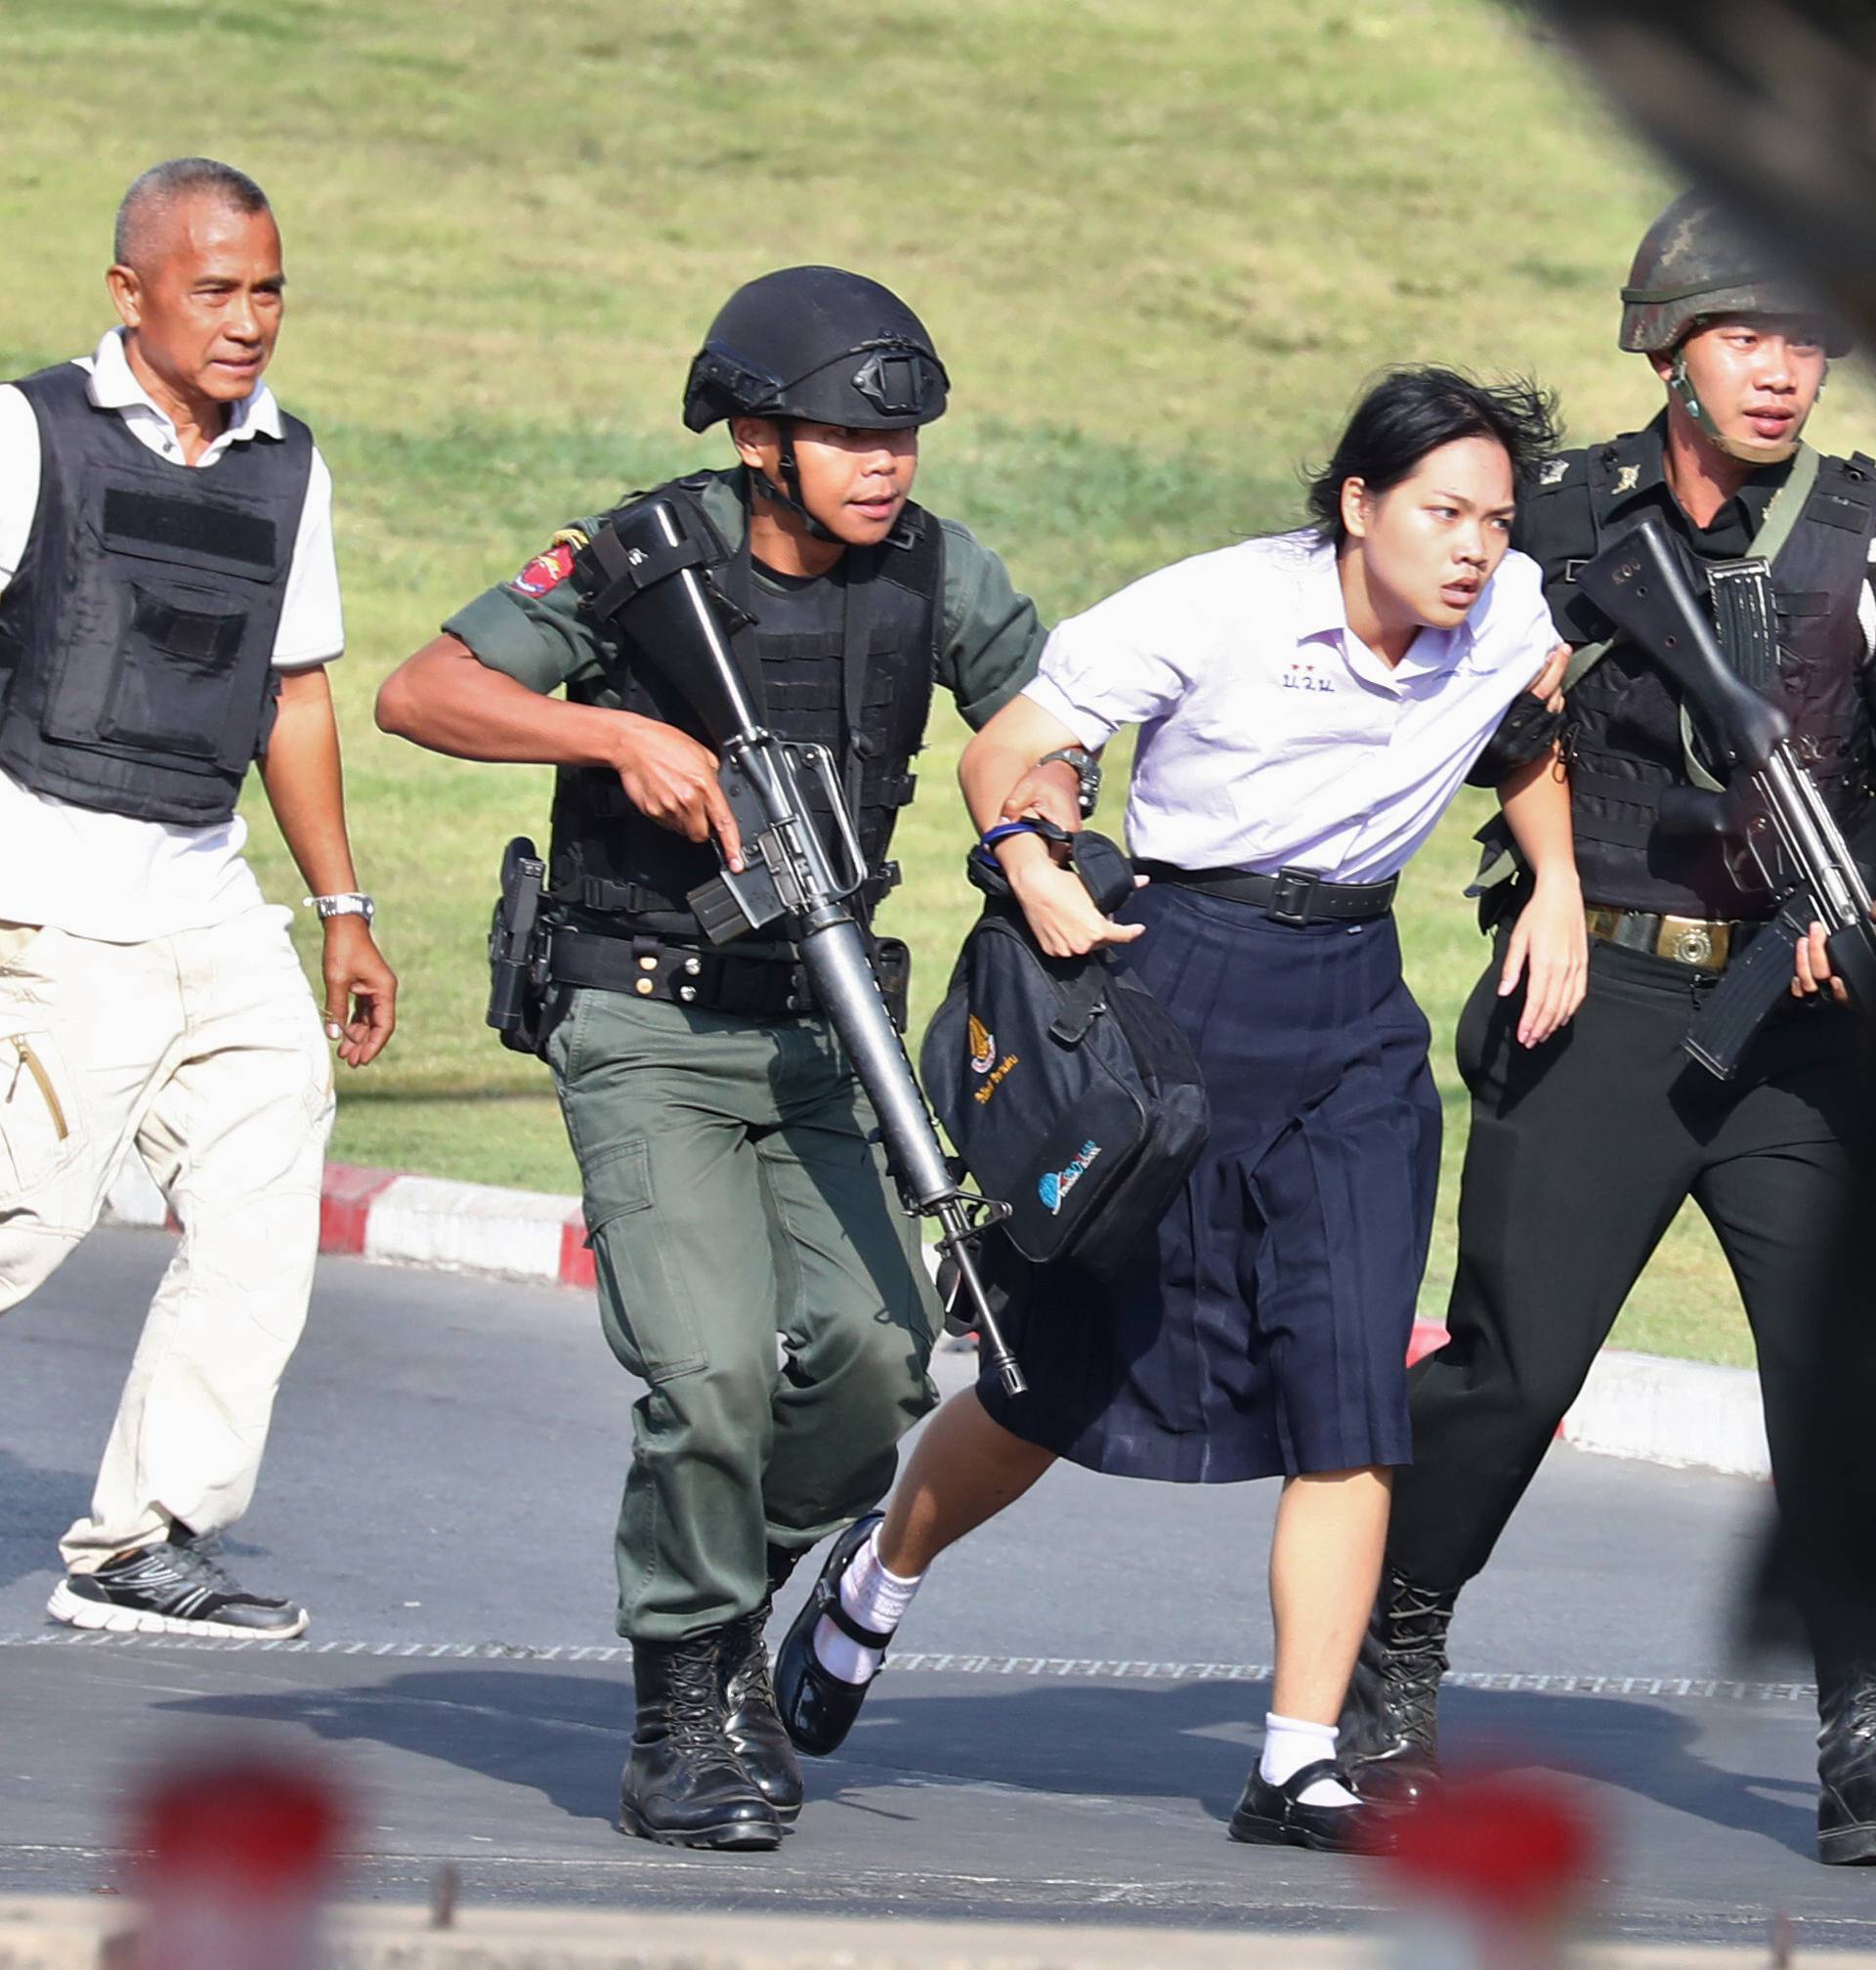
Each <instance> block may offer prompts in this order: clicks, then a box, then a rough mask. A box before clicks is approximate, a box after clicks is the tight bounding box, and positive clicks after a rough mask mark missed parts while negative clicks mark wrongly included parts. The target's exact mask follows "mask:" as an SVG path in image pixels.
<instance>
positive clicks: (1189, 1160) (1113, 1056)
mask: <svg viewBox="0 0 1876 1970" xmlns="http://www.w3.org/2000/svg"><path fill="white" fill-rule="evenodd" d="M1074 843H1075V850H1076V853H1075V861H1076V864H1077V866H1078V867H1079V868H1080V869H1081V871H1082V873H1083V878H1084V880H1087V881H1089V886H1090V890H1091V891H1093V892H1094V893H1095V894H1096V897H1097V900H1101V896H1102V893H1103V891H1105V893H1106V894H1108V895H1110V896H1111V895H1112V893H1113V892H1112V888H1111V886H1110V885H1109V884H1108V882H1107V880H1106V878H1109V877H1111V875H1112V872H1113V870H1114V869H1115V868H1116V867H1117V866H1118V868H1119V869H1121V870H1124V871H1126V872H1127V873H1126V882H1125V887H1124V888H1123V889H1122V891H1121V894H1122V895H1123V896H1124V895H1125V894H1126V893H1128V892H1129V891H1130V889H1131V886H1132V883H1131V871H1130V866H1129V865H1128V864H1127V862H1126V859H1125V857H1123V856H1122V855H1121V852H1120V850H1119V849H1118V848H1116V847H1115V846H1114V844H1113V843H1112V842H1111V841H1108V840H1107V839H1106V837H1105V836H1102V835H1090V834H1087V833H1084V834H1082V835H1076V836H1075V837H1074ZM1090 878H1091V879H1090ZM971 879H972V880H973V881H975V882H976V883H977V884H978V886H979V887H981V888H983V889H985V890H986V891H987V892H988V894H989V901H988V903H987V904H986V906H985V909H984V913H983V915H982V916H981V917H980V918H979V919H978V921H977V923H976V925H975V927H974V928H973V929H972V930H971V932H970V934H969V936H968V937H967V938H965V940H964V946H963V949H962V951H961V952H960V953H959V958H958V964H957V966H956V968H955V969H954V971H953V973H952V979H951V989H950V993H949V995H948V997H947V998H946V1000H945V1003H944V1004H943V1006H940V1007H939V1009H938V1013H937V1016H936V1017H935V1018H934V1019H933V1020H932V1022H931V1026H930V1028H929V1030H928V1031H927V1033H926V1035H925V1044H924V1047H923V1049H921V1051H920V1054H919V1068H920V1073H921V1076H922V1078H923V1081H924V1085H925V1092H926V1094H927V1096H928V1097H929V1099H930V1101H931V1104H932V1107H933V1109H934V1110H935V1111H936V1112H937V1115H938V1118H939V1120H940V1121H941V1122H942V1123H943V1124H944V1126H945V1129H946V1132H947V1134H949V1135H950V1136H951V1139H952V1142H953V1144H954V1146H955V1147H956V1149H957V1151H958V1154H959V1158H960V1159H961V1160H962V1162H963V1164H964V1167H965V1169H966V1170H967V1171H968V1172H969V1173H970V1176H971V1177H972V1178H973V1179H974V1180H975V1181H976V1182H977V1184H978V1185H979V1186H980V1187H981V1188H982V1190H983V1191H984V1193H985V1195H986V1196H990V1197H996V1198H999V1199H1001V1200H1002V1201H1003V1202H1004V1203H1006V1204H1008V1205H1009V1207H1010V1216H1009V1218H1008V1219H1007V1220H1006V1221H1004V1222H1002V1224H1000V1225H999V1226H998V1227H997V1228H996V1230H995V1231H993V1232H992V1233H991V1234H990V1242H991V1243H992V1244H994V1243H995V1242H996V1241H998V1240H1006V1241H1007V1243H1008V1245H1009V1246H1010V1247H1011V1248H1013V1250H1014V1252H1015V1254H1016V1255H1018V1256H1019V1257H1020V1258H1021V1259H1023V1260H1027V1261H1029V1262H1030V1263H1034V1264H1052V1263H1058V1262H1062V1261H1070V1262H1072V1263H1075V1264H1077V1265H1081V1266H1084V1267H1086V1268H1087V1269H1088V1270H1089V1271H1093V1272H1111V1271H1113V1270H1114V1269H1115V1268H1116V1267H1118V1266H1119V1265H1120V1264H1121V1263H1122V1262H1123V1261H1124V1260H1125V1259H1126V1258H1127V1257H1128V1255H1129V1254H1130V1252H1131V1251H1132V1250H1133V1248H1134V1247H1135V1246H1136V1245H1137V1244H1138V1243H1139V1242H1140V1240H1141V1239H1142V1238H1143V1237H1144V1236H1145V1235H1146V1234H1147V1233H1148V1232H1149V1231H1150V1230H1152V1228H1153V1227H1154V1226H1155V1225H1156V1224H1157V1223H1158V1222H1159V1221H1160V1220H1161V1218H1162V1217H1163V1216H1164V1215H1165V1214H1166V1212H1167V1210H1168V1209H1169V1208H1170V1206H1171V1205H1172V1200H1173V1199H1174V1198H1175V1197H1176V1196H1177V1194H1178V1192H1179V1190H1180V1189H1181V1187H1182V1186H1183V1184H1184V1182H1185V1179H1186V1178H1187V1176H1188V1175H1189V1174H1190V1172H1191V1169H1192V1166H1193V1165H1194V1163H1196V1162H1197V1160H1198V1157H1199V1153H1200V1151H1201V1150H1202V1149H1203V1148H1204V1146H1205V1140H1206V1135H1207V1133H1208V1130H1209V1126H1210V1114H1209V1111H1208V1108H1207V1104H1206V1097H1205V1087H1204V1083H1203V1081H1202V1079H1201V1077H1200V1073H1199V1067H1198V1062H1197V1061H1196V1060H1195V1059H1194V1057H1193V1054H1192V1049H1191V1048H1190V1046H1189V1045H1188V1044H1187V1042H1186V1039H1185V1035H1184V1034H1183V1033H1182V1032H1181V1031H1180V1029H1179V1028H1178V1026H1177V1025H1175V1024H1174V1023H1173V1021H1172V1018H1171V1016H1170V1015H1169V1014H1168V1013H1167V1011H1166V1010H1165V1008H1164V1007H1163V1006H1161V1005H1160V1004H1159V1002H1158V1001H1157V1000H1155V999H1154V998H1153V997H1152V995H1151V994H1150V993H1149V992H1147V991H1146V989H1145V988H1144V987H1143V986H1142V985H1140V984H1139V983H1138V982H1137V981H1136V980H1135V979H1133V978H1132V977H1131V976H1130V975H1129V974H1128V973H1127V972H1126V971H1124V970H1122V969H1120V968H1119V967H1118V966H1117V965H1116V964H1114V963H1113V962H1112V961H1111V959H1110V958H1109V957H1108V955H1107V954H1105V953H1094V954H1090V955H1089V956H1087V957H1085V958H1049V957H1046V956H1045V955H1044V953H1043V951H1042V949H1041V948H1040V946H1038V944H1037V943H1036V940H1035V938H1034V936H1033V935H1032V934H1031V932H1030V929H1029V926H1028V924H1027V922H1026V921H1024V918H1023V914H1022V912H1021V910H1020V909H1019V908H1018V907H1017V905H1016V904H1015V903H1014V901H1013V900H1012V899H1011V898H1010V896H1009V892H1008V885H1007V883H1006V882H1004V881H1003V879H1002V874H1001V871H990V872H987V871H984V870H983V869H981V868H980V867H977V866H973V868H972V872H971ZM1115 900H1117V901H1118V900H1119V899H1118V898H1116V899H1115ZM1106 907H1112V904H1111V903H1109V904H1108V905H1107V906H1106ZM985 1257H986V1261H987V1263H992V1264H993V1268H994V1263H995V1262H994V1255H993V1254H992V1253H991V1252H990V1251H988V1250H987V1251H986V1255H985Z"/></svg>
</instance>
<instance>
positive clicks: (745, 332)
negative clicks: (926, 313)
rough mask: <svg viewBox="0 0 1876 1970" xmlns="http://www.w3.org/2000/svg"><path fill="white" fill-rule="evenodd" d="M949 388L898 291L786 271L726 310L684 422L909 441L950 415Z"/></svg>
mask: <svg viewBox="0 0 1876 1970" xmlns="http://www.w3.org/2000/svg"><path fill="white" fill-rule="evenodd" d="M949 384H950V379H949V378H948V377H947V376H946V374H945V365H944V364H942V363H941V362H939V360H938V352H937V351H936V350H935V349H934V348H933V347H932V346H931V337H930V336H929V335H927V334H926V333H925V325H924V323H923V322H922V321H919V319H918V318H917V315H915V314H914V313H913V312H912V310H911V309H910V308H908V307H907V306H906V304H905V303H904V302H903V301H901V300H900V299H899V297H898V296H897V295H896V294H894V293H893V292H892V291H891V290H890V289H889V288H885V287H882V286H880V284H879V283H878V281H876V280H869V279H867V278H865V277H864V276H863V275H859V274H849V273H846V272H845V271H844V270H843V269H841V268H838V267H784V268H782V269H780V270H779V271H778V272H776V273H774V274H764V275H763V276H762V278H760V279H759V280H751V281H750V282H749V283H748V285H747V286H746V287H739V288H738V289H737V290H736V292H735V293H734V294H732V295H731V296H730V298H729V300H728V301H727V302H725V303H724V305H723V308H722V311H721V312H720V313H719V314H718V316H717V318H716V320H715V321H712V322H711V323H710V332H709V334H708V335H707V336H706V337H705V338H704V342H703V348H702V349H700V350H699V351H698V352H697V359H696V361H695V362H693V363H692V364H691V373H690V378H689V380H688V381H687V382H686V383H685V385H684V422H685V423H686V424H687V425H689V426H690V428H691V429H692V430H693V431H705V430H708V428H709V427H710V426H711V425H712V424H714V423H715V422H716V421H717V420H718V419H719V418H722V417H735V416H739V415H741V416H749V417H775V418H785V419H786V418H803V419H805V420H806V421H807V422H809V423H811V424H846V425H851V426H853V427H855V428H857V429H860V430H867V431H905V430H910V429H911V428H913V427H914V426H916V425H919V424H929V423H930V422H931V421H932V420H933V419H934V418H936V417H942V416H943V415H944V413H945V393H946V391H947V389H948V387H949Z"/></svg>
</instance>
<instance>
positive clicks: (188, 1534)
mask: <svg viewBox="0 0 1876 1970" xmlns="http://www.w3.org/2000/svg"><path fill="white" fill-rule="evenodd" d="M46 1612H47V1613H48V1614H50V1615H51V1616H52V1618H53V1619H54V1620H55V1621H64V1622H66V1623H67V1624H69V1625H70V1626H71V1627H73V1628H99V1629H103V1630H105V1631H106V1632H107V1633H108V1634H111V1635H216V1636H223V1637H226V1638H229V1639H235V1640H240V1641H248V1642H252V1641H256V1640H260V1641H265V1642H284V1641H289V1640H290V1639H291V1638H292V1637H293V1636H295V1635H303V1634H304V1633H305V1632H306V1623H307V1612H306V1609H305V1608H304V1607H296V1606H294V1605H293V1604H292V1603H291V1602H290V1601H276V1600H271V1599H269V1598H268V1597H267V1596H265V1595H261V1594H250V1593H248V1591H247V1590H246V1589H245V1588H244V1587H242V1586H241V1585H240V1583H239V1582H238V1581H237V1580H235V1577H234V1575H233V1574H231V1573H230V1572H229V1570H228V1568H227V1567H226V1566H224V1565H223V1564H222V1563H221V1559H220V1557H219V1554H218V1553H217V1550H216V1546H215V1543H214V1541H213V1540H212V1539H198V1538H197V1537H196V1535H195V1534H194V1533H192V1531H191V1530H190V1529H189V1527H188V1526H187V1525H175V1526H172V1527H171V1528H170V1534H169V1537H168V1538H167V1539H163V1540H159V1541H158V1542H157V1543H156V1544H155V1545H153V1546H140V1547H138V1549H137V1550H136V1551H135V1552H134V1553H120V1554H118V1555H117V1557H116V1558H115V1559H111V1560H107V1561H106V1562H105V1563H104V1564H103V1565H102V1566H100V1567H99V1568H98V1569H97V1571H96V1572H93V1573H68V1574H66V1575H65V1577H64V1579H63V1580H62V1581H60V1583H59V1584H58V1586H57V1587H55V1588H54V1589H53V1590H52V1599H51V1600H50V1601H48V1602H47V1603H46Z"/></svg>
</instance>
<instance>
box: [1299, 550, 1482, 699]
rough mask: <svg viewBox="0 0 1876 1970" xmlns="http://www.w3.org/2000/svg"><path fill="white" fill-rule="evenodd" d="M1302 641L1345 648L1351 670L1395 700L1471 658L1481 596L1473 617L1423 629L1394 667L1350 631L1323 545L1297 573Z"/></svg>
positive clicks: (1331, 558)
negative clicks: (1454, 624) (1418, 682)
mask: <svg viewBox="0 0 1876 1970" xmlns="http://www.w3.org/2000/svg"><path fill="white" fill-rule="evenodd" d="M1297 589H1298V599H1299V604H1300V607H1299V612H1298V617H1297V635H1298V640H1299V641H1302V640H1304V639H1310V640H1313V639H1315V638H1317V637H1321V638H1324V639H1327V640H1330V641H1335V642H1339V643H1340V644H1341V645H1342V652H1343V658H1344V659H1345V660H1346V662H1347V664H1348V667H1349V668H1350V669H1351V670H1352V671H1353V672H1354V673H1355V675H1356V676H1357V677H1359V678H1360V679H1361V681H1362V682H1363V683H1364V684H1372V685H1375V686H1376V687H1377V688H1378V689H1380V690H1383V691H1391V692H1393V693H1395V694H1396V695H1397V694H1398V693H1399V692H1400V691H1401V689H1402V688H1403V687H1404V686H1405V685H1406V684H1408V683H1409V682H1411V681H1413V680H1415V679H1417V678H1422V677H1434V676H1438V675H1439V674H1440V673H1441V672H1443V671H1446V670H1450V669H1452V668H1453V667H1454V666H1455V665H1456V664H1462V663H1464V662H1465V660H1466V659H1467V658H1468V657H1469V656H1471V651H1472V642H1473V627H1472V625H1473V619H1474V618H1475V617H1476V616H1477V615H1478V614H1479V612H1480V611H1481V610H1482V609H1483V607H1484V603H1485V598H1484V593H1483V591H1481V593H1480V596H1479V599H1478V601H1477V602H1476V603H1474V604H1473V605H1472V610H1471V614H1470V615H1469V616H1468V617H1467V618H1466V620H1465V621H1463V622H1461V623H1460V624H1459V626H1458V627H1457V628H1454V629H1423V630H1422V631H1421V632H1420V634H1419V635H1418V636H1416V637H1415V638H1414V640H1413V642H1412V643H1411V644H1410V645H1409V646H1408V649H1407V654H1406V655H1405V656H1404V657H1402V658H1401V660H1400V662H1399V663H1398V664H1389V663H1388V662H1387V661H1386V659H1385V658H1384V657H1383V656H1382V655H1381V654H1380V653H1379V652H1378V651H1376V650H1372V649H1370V648H1369V646H1368V645H1367V644H1366V643H1365V642H1363V640H1362V639H1361V638H1360V637H1359V636H1357V635H1356V634H1355V632H1354V631H1353V630H1352V629H1351V628H1350V627H1349V626H1348V605H1347V602H1346V601H1345V600H1344V598H1343V592H1342V572H1341V569H1340V567H1339V565H1338V560H1337V555H1336V549H1335V547H1334V545H1333V543H1332V542H1330V541H1328V540H1323V541H1321V542H1320V543H1319V544H1318V545H1317V546H1316V547H1315V548H1314V549H1313V551H1312V552H1311V553H1309V555H1308V556H1307V557H1306V558H1305V559H1304V561H1303V563H1302V565H1301V566H1300V568H1299V569H1298V571H1297Z"/></svg>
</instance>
